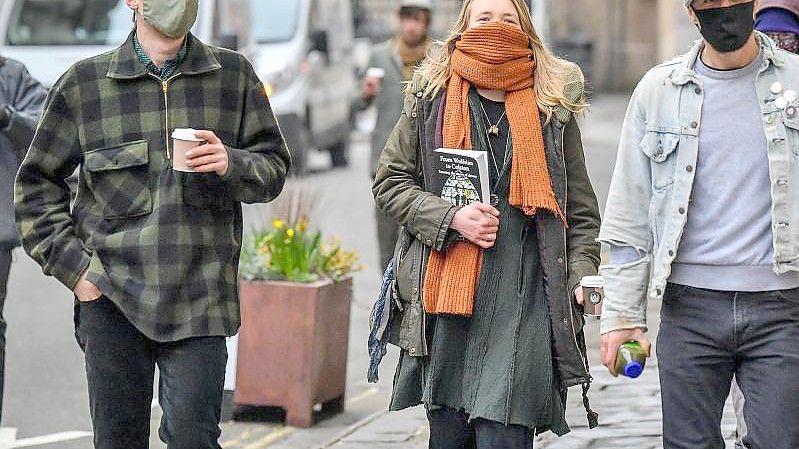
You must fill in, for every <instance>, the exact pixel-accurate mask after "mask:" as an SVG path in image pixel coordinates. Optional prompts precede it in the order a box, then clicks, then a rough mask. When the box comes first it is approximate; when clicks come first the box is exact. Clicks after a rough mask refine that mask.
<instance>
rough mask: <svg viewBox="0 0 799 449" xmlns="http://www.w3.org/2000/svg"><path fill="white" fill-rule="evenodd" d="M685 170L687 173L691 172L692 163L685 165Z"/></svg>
mask: <svg viewBox="0 0 799 449" xmlns="http://www.w3.org/2000/svg"><path fill="white" fill-rule="evenodd" d="M685 171H687V172H688V173H691V172H692V171H694V167H693V166H692V165H688V166H686V167H685Z"/></svg>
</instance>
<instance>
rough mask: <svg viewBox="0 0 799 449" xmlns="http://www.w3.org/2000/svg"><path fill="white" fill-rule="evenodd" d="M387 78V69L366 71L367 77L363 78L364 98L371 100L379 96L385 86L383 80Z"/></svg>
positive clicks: (378, 68)
mask: <svg viewBox="0 0 799 449" xmlns="http://www.w3.org/2000/svg"><path fill="white" fill-rule="evenodd" d="M385 77H386V71H385V69H382V68H380V67H371V68H369V70H367V71H366V76H365V77H364V78H363V97H364V98H365V99H367V100H370V99H372V98H374V97H376V96H378V95H380V91H381V89H382V85H383V78H385Z"/></svg>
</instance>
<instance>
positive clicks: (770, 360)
mask: <svg viewBox="0 0 799 449" xmlns="http://www.w3.org/2000/svg"><path fill="white" fill-rule="evenodd" d="M798 342H799V289H795V290H786V291H774V292H761V293H742V292H720V291H712V290H703V289H698V288H692V287H685V286H678V285H669V286H668V288H667V291H666V295H665V298H664V299H663V308H662V311H661V325H660V334H659V335H658V340H657V355H658V360H659V367H660V383H661V393H662V401H663V447H664V449H723V448H724V447H725V445H724V440H723V437H722V433H721V417H722V412H723V409H724V404H725V402H726V400H727V396H728V395H729V393H730V385H731V382H732V379H733V375H735V378H736V379H737V382H738V385H739V386H740V387H741V391H742V392H743V395H744V398H745V404H744V418H745V420H746V424H747V426H748V428H749V429H748V430H749V432H748V435H747V436H746V437H745V438H744V440H743V443H744V445H745V446H746V447H748V448H751V449H796V448H799V343H798Z"/></svg>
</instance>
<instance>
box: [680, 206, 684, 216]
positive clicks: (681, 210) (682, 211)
mask: <svg viewBox="0 0 799 449" xmlns="http://www.w3.org/2000/svg"><path fill="white" fill-rule="evenodd" d="M678 212H679V213H680V215H684V214H685V208H684V207H681V208H680V209H679V210H678Z"/></svg>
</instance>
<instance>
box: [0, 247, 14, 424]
mask: <svg viewBox="0 0 799 449" xmlns="http://www.w3.org/2000/svg"><path fill="white" fill-rule="evenodd" d="M11 258H12V254H11V250H10V249H0V416H2V412H3V389H4V388H3V386H4V383H5V366H6V327H7V326H6V319H5V316H4V315H3V309H4V308H5V303H6V292H7V291H8V275H9V273H10V272H11Z"/></svg>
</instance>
